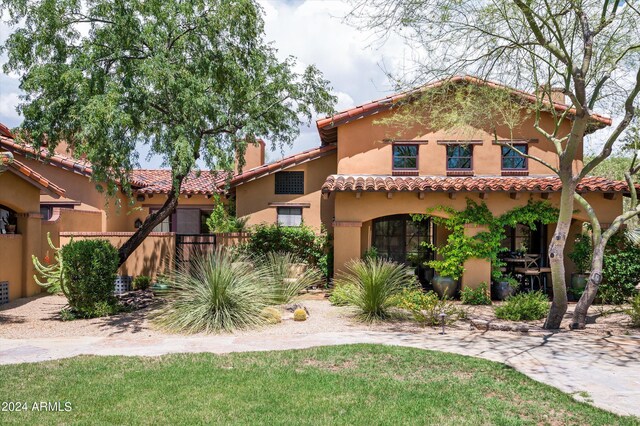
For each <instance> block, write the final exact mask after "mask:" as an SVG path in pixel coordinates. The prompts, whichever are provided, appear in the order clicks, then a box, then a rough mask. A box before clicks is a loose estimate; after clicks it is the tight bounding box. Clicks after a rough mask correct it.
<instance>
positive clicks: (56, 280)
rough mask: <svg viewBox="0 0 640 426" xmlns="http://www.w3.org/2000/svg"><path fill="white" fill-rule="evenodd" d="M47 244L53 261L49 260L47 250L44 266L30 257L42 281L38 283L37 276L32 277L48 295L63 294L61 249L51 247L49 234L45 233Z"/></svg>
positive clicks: (34, 257)
mask: <svg viewBox="0 0 640 426" xmlns="http://www.w3.org/2000/svg"><path fill="white" fill-rule="evenodd" d="M47 242H48V243H49V247H51V250H52V251H53V259H54V261H53V262H51V260H50V259H51V258H50V257H49V250H47V254H46V255H45V257H44V264H43V263H41V262H40V260H39V259H38V258H37V257H36V256H33V255H32V256H31V260H32V261H33V266H34V268H35V269H36V271H37V272H38V274H39V275H40V276H41V277H42V278H43V281H40V280H39V279H38V277H37V275H34V276H33V279H34V280H35V282H36V283H37V284H38V285H39V286H41V287H44V288H46V289H47V291H48V292H49V293H52V294H56V293H64V292H65V289H64V276H63V274H62V250H61V247H56V246H54V245H53V242H52V241H51V233H50V232H47Z"/></svg>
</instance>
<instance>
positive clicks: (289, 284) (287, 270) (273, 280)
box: [262, 252, 322, 304]
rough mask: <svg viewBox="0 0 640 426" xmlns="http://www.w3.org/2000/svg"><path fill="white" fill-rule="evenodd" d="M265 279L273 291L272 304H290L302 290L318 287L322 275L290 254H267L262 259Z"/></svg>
mask: <svg viewBox="0 0 640 426" xmlns="http://www.w3.org/2000/svg"><path fill="white" fill-rule="evenodd" d="M262 263H263V268H264V272H265V278H266V279H267V280H268V281H269V282H268V285H270V286H272V287H273V290H274V303H275V304H285V303H290V302H291V301H292V300H293V299H294V298H295V297H296V296H298V294H300V292H301V291H302V290H305V289H308V288H310V287H312V286H315V285H319V284H320V283H321V282H322V273H321V272H320V271H319V270H318V269H317V268H315V267H313V266H311V265H306V264H304V263H303V262H302V261H301V260H300V259H299V258H298V257H297V256H295V255H294V254H292V253H284V252H279V253H276V252H269V253H267V254H266V255H265V256H264V258H263V259H262Z"/></svg>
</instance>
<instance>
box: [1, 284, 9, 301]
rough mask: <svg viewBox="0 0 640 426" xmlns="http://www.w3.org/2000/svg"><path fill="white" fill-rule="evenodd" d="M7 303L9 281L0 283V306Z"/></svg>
mask: <svg viewBox="0 0 640 426" xmlns="http://www.w3.org/2000/svg"><path fill="white" fill-rule="evenodd" d="M5 303H9V281H0V305H4V304H5Z"/></svg>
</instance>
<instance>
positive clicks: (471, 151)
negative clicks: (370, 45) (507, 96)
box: [231, 77, 626, 286]
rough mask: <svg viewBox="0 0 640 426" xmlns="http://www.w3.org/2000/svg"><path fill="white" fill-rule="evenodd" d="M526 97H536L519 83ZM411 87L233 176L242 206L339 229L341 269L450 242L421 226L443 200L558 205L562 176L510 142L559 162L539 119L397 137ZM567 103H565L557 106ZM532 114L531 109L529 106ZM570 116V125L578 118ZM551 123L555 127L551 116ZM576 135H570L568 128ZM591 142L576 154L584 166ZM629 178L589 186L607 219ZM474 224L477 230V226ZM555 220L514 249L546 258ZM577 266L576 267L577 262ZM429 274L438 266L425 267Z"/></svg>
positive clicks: (471, 276) (274, 219) (601, 121)
mask: <svg viewBox="0 0 640 426" xmlns="http://www.w3.org/2000/svg"><path fill="white" fill-rule="evenodd" d="M453 82H454V83H456V84H491V85H493V84H495V83H487V82H484V81H480V80H478V79H475V78H473V77H457V78H455V79H453ZM513 95H514V96H519V97H521V98H522V99H523V101H525V102H527V101H530V102H532V101H533V100H535V96H533V95H531V94H528V93H524V92H520V91H515V90H514V91H513ZM404 96H405V95H397V96H390V97H388V98H384V99H381V100H378V101H373V102H370V103H368V104H365V105H362V106H358V107H355V108H352V109H349V110H347V111H343V112H340V113H337V114H335V115H333V116H331V117H327V118H324V119H321V120H318V121H317V127H318V132H319V136H320V146H319V147H318V148H315V149H312V150H308V151H305V152H301V153H300V154H297V155H293V156H290V157H287V158H285V159H283V160H281V161H278V162H275V163H272V164H268V165H263V166H260V167H257V168H253V169H251V170H247V171H246V172H244V173H242V174H240V175H236V176H235V177H234V178H233V179H232V181H231V184H232V191H233V192H234V193H235V199H236V206H237V213H238V215H239V216H249V218H250V219H249V221H250V222H249V223H250V224H256V223H260V222H267V223H280V224H282V225H287V226H291V225H293V226H295V225H297V224H300V223H302V222H304V223H305V224H307V225H310V226H312V227H314V228H316V229H319V228H320V227H321V226H322V225H324V227H325V228H326V229H327V230H328V231H329V232H330V233H333V245H334V259H335V261H334V262H335V263H334V268H335V270H336V271H340V270H341V269H342V268H343V267H344V265H345V264H346V263H347V262H348V261H349V260H350V259H354V258H359V257H361V256H362V255H363V253H365V251H366V250H368V249H369V248H370V247H375V248H376V249H377V251H378V253H380V254H381V255H384V256H387V257H390V258H392V259H395V260H397V261H401V262H408V261H410V260H411V256H412V255H413V254H416V252H417V251H418V249H419V247H420V243H421V242H422V241H428V242H431V243H433V244H435V245H438V244H442V243H443V242H445V241H446V237H447V234H446V231H445V230H444V229H439V228H438V227H436V226H434V224H433V223H430V222H427V223H424V222H423V223H422V224H420V225H418V224H416V223H414V222H413V221H412V220H411V217H410V214H416V213H425V212H426V211H427V209H428V208H431V207H436V206H438V205H446V206H451V207H453V208H456V209H459V210H462V209H464V208H465V204H466V199H467V198H470V199H473V200H475V201H478V202H479V201H482V202H485V203H486V204H487V206H488V207H489V209H490V210H491V211H492V212H493V213H494V215H499V214H502V213H504V212H506V211H508V210H510V209H513V208H514V207H516V206H519V205H524V204H526V203H527V201H528V200H530V199H532V200H541V199H542V200H548V201H549V202H550V203H552V204H554V205H557V203H558V201H559V196H558V193H559V191H560V189H561V187H560V181H559V179H558V178H557V177H555V175H554V174H553V172H552V171H551V170H550V169H548V168H547V167H546V166H543V165H542V164H540V163H539V162H536V161H532V160H528V159H526V158H524V157H522V156H520V155H518V154H517V153H515V152H513V150H511V149H509V148H508V147H504V146H501V145H500V144H499V143H496V136H495V135H497V138H498V141H501V140H505V141H507V140H508V141H509V142H510V143H512V144H513V145H514V146H515V148H516V149H518V150H520V151H521V152H525V153H530V154H531V155H535V156H537V157H539V158H542V159H544V160H545V161H547V162H548V163H550V164H552V165H557V163H558V158H557V155H556V153H555V150H554V147H553V145H552V143H551V142H550V141H548V140H546V139H544V138H542V137H541V135H540V134H539V133H538V132H537V131H536V130H535V129H534V125H533V124H534V122H533V120H534V118H533V117H530V118H526V119H525V121H524V122H523V124H522V125H520V126H519V127H518V129H517V134H516V135H515V137H511V134H510V132H509V131H508V129H496V130H495V131H496V133H495V134H494V133H493V129H477V131H476V132H475V134H474V135H473V137H472V138H465V139H462V138H461V137H460V136H459V135H458V134H456V133H454V132H450V131H434V130H432V129H430V128H428V127H424V128H418V129H416V128H415V126H414V127H413V128H412V130H411V131H405V132H404V134H402V135H400V136H398V135H397V134H395V133H397V132H396V131H395V130H394V133H393V137H392V138H391V137H390V135H391V134H392V132H391V131H390V129H389V128H387V127H386V126H384V125H381V124H379V123H378V121H379V120H380V119H382V118H385V117H388V116H389V115H390V114H394V113H395V111H396V110H395V109H394V106H395V105H396V104H397V102H398V101H401V100H402V99H403V97H404ZM553 108H556V109H557V110H558V111H563V110H566V109H567V106H566V105H564V104H563V103H560V102H557V103H555V104H554V105H553ZM523 113H524V109H523ZM568 117H569V118H568V119H567V121H566V122H565V123H564V124H563V126H564V131H565V132H568V130H569V128H570V121H569V120H570V117H571V115H570V114H569V115H568ZM610 124H611V121H610V120H609V119H608V118H605V117H600V116H596V117H595V118H594V122H593V126H592V128H593V129H596V128H600V127H604V126H608V125H610ZM541 125H542V126H543V127H547V128H548V127H549V126H551V125H552V119H551V116H548V117H542V120H541ZM565 134H566V133H565ZM582 155H583V153H582V148H581V149H580V151H579V152H578V155H577V157H576V159H575V161H574V168H575V169H576V170H578V169H580V168H581V167H582V165H583V163H582ZM625 190H626V184H625V183H624V182H615V181H610V180H607V179H604V178H598V177H588V178H586V179H584V181H583V182H582V183H581V184H580V185H579V187H578V191H579V192H581V193H583V195H584V196H585V197H586V198H587V200H588V201H589V202H590V203H591V204H592V205H593V206H594V208H595V210H596V212H597V214H598V215H599V217H600V220H601V221H602V222H604V223H609V222H611V221H612V220H613V218H614V217H616V216H617V215H618V214H619V213H620V212H621V211H622V195H623V193H624V191H625ZM574 219H575V226H574V228H573V232H574V233H577V232H578V230H579V229H580V228H579V225H580V224H581V223H582V222H583V221H586V220H587V217H586V215H585V214H584V213H583V212H581V211H580V210H576V212H575V214H574ZM469 228H470V229H469V232H475V231H474V230H473V225H470V226H469ZM553 229H554V227H553V225H548V226H540V227H538V229H537V230H535V231H533V230H530V229H529V228H528V227H525V226H518V227H516V228H515V229H513V230H510V232H509V239H508V241H505V242H504V244H505V246H506V247H507V248H511V249H512V250H513V249H514V248H519V247H526V248H527V249H528V251H529V252H532V253H537V254H540V255H541V259H542V262H543V263H544V262H545V261H546V258H547V256H546V250H547V246H548V240H549V238H550V236H551V235H552V234H553ZM465 267H466V271H465V274H464V276H463V278H462V285H463V286H464V285H470V286H475V285H477V284H479V283H480V282H483V281H484V282H490V271H491V265H490V264H489V263H488V262H487V261H486V260H482V259H473V260H470V261H468V262H467V264H466V265H465ZM569 271H571V265H569ZM425 273H426V274H427V276H428V273H429V271H425Z"/></svg>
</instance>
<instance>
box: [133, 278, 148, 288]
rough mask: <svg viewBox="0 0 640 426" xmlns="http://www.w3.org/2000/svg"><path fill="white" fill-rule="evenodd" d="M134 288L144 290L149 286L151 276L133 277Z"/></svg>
mask: <svg viewBox="0 0 640 426" xmlns="http://www.w3.org/2000/svg"><path fill="white" fill-rule="evenodd" d="M132 286H133V289H134V290H146V289H148V288H149V287H150V286H151V277H148V276H146V275H138V276H137V277H135V278H134V279H133V284H132Z"/></svg>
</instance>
